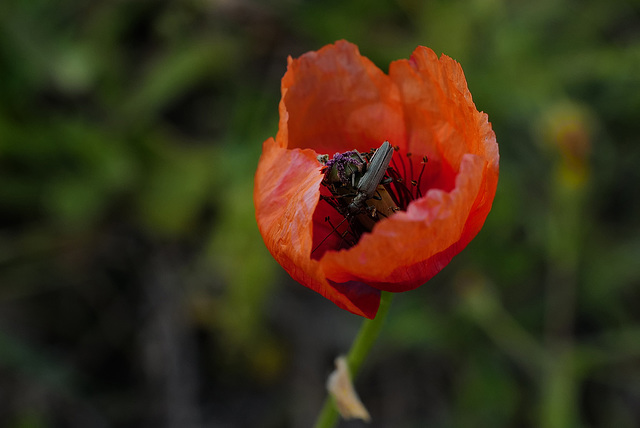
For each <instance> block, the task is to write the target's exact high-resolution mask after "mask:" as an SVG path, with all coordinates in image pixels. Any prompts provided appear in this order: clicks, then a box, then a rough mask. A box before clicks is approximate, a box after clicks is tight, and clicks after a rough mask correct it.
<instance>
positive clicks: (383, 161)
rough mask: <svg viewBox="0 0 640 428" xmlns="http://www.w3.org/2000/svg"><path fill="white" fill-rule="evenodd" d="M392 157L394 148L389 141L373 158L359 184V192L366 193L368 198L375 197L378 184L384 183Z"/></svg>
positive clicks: (383, 144)
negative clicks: (383, 179)
mask: <svg viewBox="0 0 640 428" xmlns="http://www.w3.org/2000/svg"><path fill="white" fill-rule="evenodd" d="M392 156H393V147H391V144H389V142H388V141H385V142H384V143H382V145H381V146H380V148H379V149H378V150H376V152H375V153H374V154H373V156H372V157H371V161H370V162H369V166H368V168H367V172H366V173H365V174H364V175H363V176H362V178H361V179H360V182H359V183H358V192H360V193H364V194H365V195H367V197H371V196H372V195H373V193H374V192H375V191H376V189H377V188H378V184H380V181H382V178H383V177H384V174H385V173H386V172H387V168H388V167H389V163H390V162H391V157H392Z"/></svg>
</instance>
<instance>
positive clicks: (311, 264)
mask: <svg viewBox="0 0 640 428" xmlns="http://www.w3.org/2000/svg"><path fill="white" fill-rule="evenodd" d="M321 180H322V174H321V173H320V164H319V163H318V161H317V159H316V154H315V153H314V152H313V151H312V150H300V149H295V150H287V149H286V148H284V147H282V145H281V144H279V143H277V142H276V141H275V140H274V139H272V138H270V139H268V140H267V141H265V143H264V145H263V151H262V156H261V158H260V162H259V164H258V170H257V172H256V176H255V183H254V205H255V207H256V219H257V222H258V228H259V229H260V233H261V234H262V236H263V237H264V240H265V244H266V246H267V248H268V249H269V251H270V252H271V254H272V255H273V257H274V258H275V259H276V260H277V261H278V263H280V265H281V266H282V267H283V268H284V269H285V270H286V271H287V272H288V273H289V275H291V277H292V278H293V279H294V280H296V281H298V282H300V283H302V284H305V285H306V286H307V287H309V288H311V289H312V290H314V291H316V292H318V293H320V294H322V295H323V296H325V297H326V298H328V299H330V300H332V301H333V302H335V303H336V304H337V305H338V306H340V307H342V308H344V309H347V310H349V311H351V312H353V313H355V314H358V315H362V316H367V317H369V318H372V317H373V316H375V313H376V312H377V310H378V306H379V304H380V291H379V290H377V289H374V288H372V287H370V286H368V285H366V284H358V286H357V287H353V286H352V287H348V286H344V285H341V284H336V283H329V282H328V281H327V280H326V278H325V276H324V273H323V272H322V269H321V266H320V264H319V263H318V262H317V261H315V260H312V259H311V258H310V254H311V250H312V248H311V245H312V242H313V241H312V231H313V222H312V218H313V213H314V211H315V208H316V205H317V204H318V200H319V197H320V190H319V188H320V181H321Z"/></svg>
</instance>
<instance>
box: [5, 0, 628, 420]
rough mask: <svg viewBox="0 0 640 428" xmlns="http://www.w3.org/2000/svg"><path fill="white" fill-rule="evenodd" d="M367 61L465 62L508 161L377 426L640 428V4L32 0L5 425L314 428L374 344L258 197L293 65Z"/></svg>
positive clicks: (364, 381)
mask: <svg viewBox="0 0 640 428" xmlns="http://www.w3.org/2000/svg"><path fill="white" fill-rule="evenodd" d="M341 38H346V39H348V40H350V41H352V42H354V43H356V44H358V45H359V46H360V50H361V52H362V53H363V54H364V55H366V56H368V57H370V58H371V59H372V60H373V61H374V62H376V63H377V64H378V65H379V66H380V67H381V68H382V69H383V70H386V69H387V67H388V64H389V62H390V61H392V60H395V59H398V58H406V57H408V56H409V55H410V53H411V52H412V50H413V49H414V48H415V46H416V45H419V44H422V45H426V46H429V47H431V48H433V49H434V50H435V51H436V52H437V53H440V52H443V53H446V54H447V55H449V56H451V57H453V58H455V59H457V60H458V61H459V62H460V63H461V64H462V66H463V69H464V70H465V74H466V76H467V80H468V82H469V87H470V90H471V92H472V94H473V96H474V101H475V103H476V105H477V106H478V108H479V109H480V110H483V111H486V112H487V113H488V114H489V118H490V121H491V122H492V124H493V127H494V129H495V131H496V133H497V136H498V142H499V144H500V150H501V177H500V183H499V188H498V194H497V196H496V200H495V203H494V209H493V211H492V212H491V214H490V216H489V218H488V220H487V222H486V225H485V228H484V229H483V231H482V232H481V233H480V235H479V236H478V237H477V239H476V240H475V241H473V242H472V244H471V245H470V246H469V247H468V248H467V249H466V250H465V251H464V252H463V253H462V254H460V255H459V256H458V257H456V259H455V260H454V261H453V262H452V264H451V265H450V266H449V267H447V268H446V269H445V270H444V271H443V272H442V273H440V274H439V275H438V276H437V277H436V278H434V279H433V280H432V281H431V282H430V283H429V284H428V285H426V286H424V287H422V288H420V289H418V290H415V291H413V292H409V293H404V294H402V295H401V296H398V297H397V298H396V299H395V301H394V306H393V307H392V309H391V313H390V318H389V321H388V323H387V326H386V329H385V330H384V332H383V338H382V339H381V343H380V344H379V346H377V347H376V348H375V351H374V354H373V355H372V356H371V357H370V359H369V360H368V362H367V363H366V365H365V368H364V370H363V372H362V373H361V377H360V379H359V380H358V382H357V383H356V386H357V387H358V389H359V390H360V394H361V396H362V398H363V401H364V402H365V404H366V405H367V406H368V407H369V409H370V411H371V413H372V416H373V422H372V424H371V426H374V427H375V426H380V427H383V426H384V427H386V426H393V427H414V426H415V427H422V426H429V427H477V426H495V427H499V426H504V427H510V426H517V427H527V426H529V427H548V428H554V427H582V426H588V427H610V426H616V427H635V426H638V424H640V411H639V410H638V409H639V408H640V324H639V323H640V319H639V318H640V317H639V316H638V310H637V308H638V306H639V304H640V294H639V290H640V288H639V286H640V267H639V264H638V260H640V227H639V224H640V223H639V222H638V220H637V219H638V217H640V199H639V198H638V197H637V191H638V186H639V185H640V168H638V164H639V163H640V144H639V140H638V135H640V121H639V120H638V118H639V117H640V72H639V71H640V6H639V5H638V4H637V2H633V1H623V0H615V1H608V2H603V1H598V0H587V1H582V2H578V1H571V0H560V1H554V0H541V1H538V2H508V1H505V0H472V1H461V0H457V1H443V0H433V1H427V2H422V1H418V0H396V1H391V0H385V1H380V2H371V1H364V0H341V1H337V0H328V1H284V0H271V1H267V2H258V1H236V0H227V1H223V0H209V1H205V0H181V1H172V2H171V1H152V0H137V1H97V2H80V1H78V0H66V1H62V2H60V1H59V2H53V1H49V0H30V1H18V0H5V1H3V2H2V4H0V182H1V183H2V184H1V185H0V384H1V385H2V386H0V420H2V421H3V426H8V427H57V426H71V427H74V426H78V427H79V426H82V427H87V426H118V427H127V426H132V427H133V426H135V427H139V426H162V425H166V426H170V427H174V426H176V427H178V426H180V427H185V426H192V427H200V426H233V427H298V426H300V427H305V426H309V425H310V424H311V421H312V420H313V418H314V416H315V412H316V411H317V410H319V408H320V404H321V402H322V399H323V396H324V390H323V387H324V386H323V384H324V378H325V375H326V374H327V373H328V371H329V369H330V367H331V362H332V360H333V358H334V357H335V355H337V354H338V353H340V352H344V351H345V350H346V349H347V347H348V344H349V342H350V340H351V339H352V337H353V335H354V332H355V330H356V328H357V326H358V323H359V320H358V319H357V317H355V316H352V315H350V314H347V313H344V312H342V311H340V310H339V309H337V308H336V307H334V306H333V305H332V304H331V303H330V302H328V301H325V300H324V299H322V298H321V297H320V296H317V295H315V294H314V293H312V292H310V291H308V290H306V289H304V288H303V287H301V286H299V285H297V284H294V283H292V281H291V280H290V279H289V278H288V276H287V275H286V274H285V273H284V272H283V271H282V270H281V269H280V268H279V267H278V266H277V265H275V263H274V262H273V260H272V259H271V258H270V256H269V254H268V252H267V251H266V249H265V248H264V245H263V244H262V242H261V239H260V236H259V233H258V232H257V228H256V226H255V221H254V217H253V204H252V188H253V181H252V180H253V173H254V171H255V166H256V164H257V160H258V157H259V154H260V149H261V143H262V142H263V141H264V140H265V139H266V138H268V137H269V136H273V135H275V132H276V127H277V120H278V118H277V103H278V100H279V79H280V78H281V76H282V75H283V73H284V71H285V68H286V57H287V56H288V55H292V56H297V55H299V54H301V53H303V52H305V51H308V50H313V49H317V48H319V47H321V46H322V45H324V44H327V43H331V42H333V41H335V40H336V39H341ZM343 426H360V425H359V424H358V423H343Z"/></svg>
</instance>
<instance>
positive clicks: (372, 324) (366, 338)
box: [314, 291, 393, 428]
mask: <svg viewBox="0 0 640 428" xmlns="http://www.w3.org/2000/svg"><path fill="white" fill-rule="evenodd" d="M391 300H393V293H390V292H388V291H382V295H381V299H380V308H379V309H378V314H377V315H376V317H375V318H374V319H372V320H370V319H366V320H364V322H363V323H362V326H361V327H360V331H359V332H358V335H357V336H356V338H355V340H354V341H353V344H352V345H351V349H350V350H349V354H348V355H347V364H348V365H349V371H350V373H351V379H352V380H353V379H355V378H356V375H357V374H358V371H359V370H360V367H361V366H362V363H363V362H364V359H365V358H366V357H367V355H368V354H369V351H370V350H371V347H372V346H373V344H374V343H375V342H376V339H377V338H378V335H379V334H380V329H381V328H382V324H383V323H384V320H385V318H387V312H389V307H390V306H391ZM338 416H339V415H338V410H337V409H336V405H335V402H334V400H333V397H331V396H327V398H326V399H325V401H324V405H323V406H322V410H321V411H320V414H319V415H318V419H317V420H316V424H315V425H314V427H315V428H331V427H333V426H335V425H336V422H337V421H338Z"/></svg>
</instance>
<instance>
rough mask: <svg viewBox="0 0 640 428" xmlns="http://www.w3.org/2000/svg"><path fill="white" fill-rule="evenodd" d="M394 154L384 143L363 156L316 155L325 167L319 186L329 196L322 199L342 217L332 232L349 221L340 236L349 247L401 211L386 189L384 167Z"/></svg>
mask: <svg viewBox="0 0 640 428" xmlns="http://www.w3.org/2000/svg"><path fill="white" fill-rule="evenodd" d="M393 151H394V149H393V147H392V146H391V144H389V142H388V141H385V142H384V143H382V145H381V146H380V147H379V148H378V149H377V150H375V149H372V150H371V151H369V152H366V153H360V152H358V151H357V150H352V151H350V152H345V153H336V154H335V155H334V157H333V159H329V156H328V155H321V156H318V161H319V162H320V163H322V164H323V165H324V168H323V169H322V172H323V173H324V179H323V180H322V184H323V186H325V187H326V188H327V189H328V190H329V192H330V194H331V195H330V196H329V195H323V196H321V199H323V200H325V201H327V202H328V203H329V204H330V205H331V206H332V207H333V208H334V209H335V210H336V211H338V213H340V214H341V215H342V216H343V217H344V220H342V221H341V222H340V223H339V224H338V225H337V226H335V227H333V226H332V227H333V230H332V233H333V232H335V231H337V229H338V228H339V227H340V226H341V225H342V224H343V223H344V222H345V221H348V222H349V230H347V231H345V232H344V233H342V234H341V236H342V238H343V239H345V240H346V241H347V242H348V243H350V244H353V243H354V242H351V241H355V242H357V240H358V239H359V238H360V236H361V235H362V233H364V232H370V231H371V230H372V229H373V226H374V225H375V223H376V222H377V221H379V220H380V219H381V218H384V217H387V216H389V215H390V214H392V213H394V212H396V211H398V210H400V208H398V206H397V204H396V202H395V201H394V200H393V198H392V197H391V195H390V194H389V192H388V191H387V189H386V187H385V185H386V184H388V183H390V182H391V179H390V178H389V177H388V175H387V168H389V163H390V162H391V158H392V156H393ZM347 235H350V238H351V240H349V239H347ZM325 239H326V238H325ZM323 242H324V240H323V241H322V242H321V243H320V245H321V244H322V243H323ZM314 251H315V250H314Z"/></svg>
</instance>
